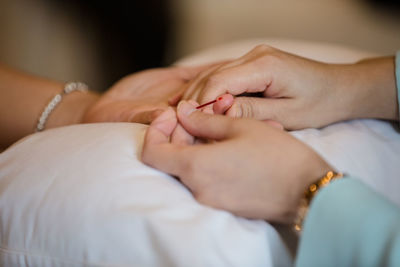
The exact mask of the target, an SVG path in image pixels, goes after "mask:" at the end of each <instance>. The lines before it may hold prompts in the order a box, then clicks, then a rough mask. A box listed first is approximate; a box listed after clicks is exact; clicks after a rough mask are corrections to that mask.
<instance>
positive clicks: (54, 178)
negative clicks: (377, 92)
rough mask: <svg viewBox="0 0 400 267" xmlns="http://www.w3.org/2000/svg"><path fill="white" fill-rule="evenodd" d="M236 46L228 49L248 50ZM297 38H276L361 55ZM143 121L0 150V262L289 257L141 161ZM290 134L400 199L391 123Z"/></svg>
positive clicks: (259, 262)
mask: <svg viewBox="0 0 400 267" xmlns="http://www.w3.org/2000/svg"><path fill="white" fill-rule="evenodd" d="M258 42H259V41H256V42H255V41H249V42H247V43H246V45H247V46H249V45H250V46H253V45H254V44H255V43H258ZM266 42H267V43H273V41H266ZM275 42H277V41H275ZM278 43H279V42H278ZM243 46H244V45H243V43H242V44H233V45H231V46H229V47H231V48H232V47H236V50H237V51H239V50H240V51H243V50H248V49H249V47H246V49H245V48H244V47H243ZM275 46H278V47H279V45H277V43H275ZM306 47H307V45H306V43H304V42H293V41H292V42H291V46H290V45H289V42H288V41H282V47H280V48H285V50H288V51H291V52H295V51H296V48H302V49H303V50H302V49H300V50H301V52H302V55H305V56H311V57H312V55H313V52H315V53H317V54H318V56H319V57H320V58H321V60H324V58H323V55H327V56H325V57H329V59H331V60H332V59H336V60H337V61H338V60H339V61H340V60H341V61H343V62H345V61H346V59H347V60H349V59H351V60H356V59H358V58H360V57H363V56H366V55H367V54H366V53H359V52H356V51H353V52H351V51H350V50H347V49H344V48H340V47H336V46H331V47H330V46H327V45H320V46H318V45H316V44H309V48H310V49H309V50H307V49H306ZM233 50H235V49H231V50H230V49H227V50H223V49H220V48H218V49H217V50H214V51H213V50H210V51H208V52H206V53H204V54H200V55H198V56H197V57H192V58H191V59H190V60H186V61H183V62H186V64H189V63H195V61H196V60H198V61H201V60H203V62H204V61H205V60H204V59H205V58H207V57H208V58H215V59H218V58H220V57H224V56H225V57H228V56H229V57H230V56H233V54H234V53H233ZM223 51H226V52H229V53H231V55H224V53H223ZM322 51H325V52H324V53H325V54H324V53H322ZM349 51H350V52H349ZM238 54H239V53H238ZM238 54H237V55H238ZM314 56H315V55H314ZM329 59H327V58H325V60H328V61H329ZM145 129H146V126H143V125H140V124H123V123H119V124H90V125H76V126H70V127H64V128H58V129H53V130H49V131H45V132H42V133H39V134H34V135H31V136H29V137H27V138H25V139H24V140H22V141H20V142H19V143H17V144H15V145H14V146H12V147H11V148H9V149H8V150H6V151H5V152H3V153H2V154H0V240H1V246H0V265H2V266H88V265H89V266H110V265H112V266H272V265H278V266H288V265H290V264H291V258H290V255H289V252H288V250H287V249H286V246H285V245H284V243H283V242H282V240H281V238H280V237H279V235H278V234H277V232H276V231H275V229H274V228H273V227H271V226H270V225H269V224H267V223H265V222H263V221H251V220H246V219H243V218H238V217H235V216H233V215H231V214H229V213H227V212H224V211H220V210H215V209H212V208H208V207H205V206H202V205H199V204H198V203H197V202H196V201H195V200H194V199H193V197H192V196H191V195H190V193H189V192H188V190H186V188H185V187H184V186H182V185H181V184H180V183H179V182H177V181H176V180H175V179H174V178H172V177H170V176H168V175H166V174H163V173H161V172H159V171H157V170H154V169H151V168H149V167H147V166H145V165H143V164H142V163H141V162H140V161H139V160H138V152H139V151H141V144H142V141H143V134H144V132H145ZM293 134H294V135H295V136H296V137H297V138H299V139H301V140H303V141H305V142H306V143H308V144H309V145H310V146H312V147H313V148H314V149H315V150H316V151H318V152H319V153H320V154H321V155H322V156H324V157H325V158H326V159H327V160H328V161H329V162H330V163H331V164H332V165H333V166H335V167H337V168H338V169H340V170H343V171H346V172H349V173H351V174H354V175H357V176H359V177H362V178H363V179H364V181H366V182H368V183H369V184H370V185H372V186H373V187H374V188H376V189H377V190H379V191H381V192H385V194H387V196H388V197H390V198H391V199H393V200H394V201H395V202H396V203H398V204H399V203H400V196H399V195H398V194H395V193H396V192H395V189H396V188H399V185H400V184H399V181H398V179H396V177H398V175H397V174H398V173H399V171H400V167H399V166H398V164H397V163H398V162H399V160H400V158H399V157H400V153H399V151H400V136H399V135H398V134H397V133H396V132H395V131H394V129H393V128H392V126H391V125H390V124H389V123H387V122H380V121H373V120H365V121H353V122H346V123H340V124H336V125H332V126H329V127H326V128H324V129H322V130H316V129H307V130H303V131H298V132H294V133H293Z"/></svg>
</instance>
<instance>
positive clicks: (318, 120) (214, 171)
mask: <svg viewBox="0 0 400 267" xmlns="http://www.w3.org/2000/svg"><path fill="white" fill-rule="evenodd" d="M391 61H393V59H392V58H382V59H377V60H374V61H372V62H371V61H365V62H360V63H357V64H351V65H332V64H325V63H321V62H316V61H312V60H308V59H305V58H301V57H298V56H295V55H292V54H288V53H285V52H282V51H280V50H277V49H274V48H271V47H269V46H265V45H262V46H258V47H256V48H255V49H253V50H252V51H250V52H249V53H248V54H246V55H244V56H243V57H241V58H238V59H236V60H232V61H229V62H225V63H221V64H214V65H209V66H203V67H197V68H187V67H176V68H171V69H160V70H150V71H145V72H142V73H139V74H134V75H132V76H128V77H127V78H125V79H123V80H121V81H120V82H119V83H117V84H116V85H115V86H114V87H113V88H111V90H110V91H109V92H108V93H106V94H105V95H104V96H103V97H102V98H101V99H100V100H99V101H98V102H97V103H96V104H95V105H94V106H93V107H92V108H91V109H90V110H89V111H88V112H87V114H86V116H85V120H86V121H88V122H93V121H132V122H141V123H150V122H151V125H150V127H149V128H148V131H147V134H146V137H145V141H144V147H143V153H142V160H143V162H144V163H146V164H148V165H150V166H153V167H155V168H157V169H160V170H162V171H164V172H167V173H170V174H172V175H175V176H176V177H178V178H179V179H180V181H181V182H182V183H183V184H185V185H186V186H187V187H188V188H189V190H191V192H192V193H193V195H194V197H195V198H196V199H197V200H198V201H199V202H201V203H204V204H206V205H209V206H212V207H215V208H220V209H224V210H228V211H230V212H232V213H234V214H237V215H240V216H244V217H248V218H255V219H265V220H269V221H274V222H281V223H290V222H292V220H293V218H294V215H295V211H296V209H297V206H298V203H299V200H300V198H301V196H302V193H303V192H304V189H305V188H306V187H307V185H309V184H311V183H312V182H314V181H315V180H317V179H318V178H320V177H322V176H323V175H324V174H325V173H326V172H327V171H329V170H332V167H331V166H329V165H328V164H327V163H326V162H325V161H324V160H323V159H322V158H321V157H320V156H319V155H318V154H317V153H316V152H315V151H313V150H312V149H311V148H309V147H308V146H307V145H305V144H303V143H302V142H300V141H299V140H297V139H295V138H294V137H292V136H291V135H289V134H288V133H287V132H285V131H283V130H282V128H283V127H284V128H285V129H289V130H291V129H302V128H307V127H322V126H325V125H328V124H330V123H333V122H337V121H341V120H348V119H354V118H364V117H373V118H380V119H396V118H398V117H397V116H398V115H397V113H396V107H397V106H396V102H395V101H396V100H395V94H396V93H395V90H391V89H389V90H376V89H377V88H378V87H382V86H385V87H388V88H393V87H394V88H395V86H394V84H393V83H394V78H393V77H392V76H391V75H392V73H393V66H392V65H393V64H391V63H390V62H391ZM371 69H373V73H374V75H375V76H374V75H372V76H371V72H370V70H371ZM354 77H357V78H358V79H356V80H357V82H355V79H354ZM133 88H134V90H133ZM392 91H394V92H392ZM244 93H247V94H250V95H251V94H253V93H257V94H259V95H260V94H261V95H262V96H263V97H251V96H242V95H243V94H244ZM224 94H228V96H229V95H233V96H236V97H235V98H233V97H227V98H224V101H218V102H217V103H215V104H214V105H213V106H208V107H206V108H204V109H203V111H200V110H196V109H195V107H196V106H197V105H198V104H199V103H200V104H202V103H205V102H208V101H211V100H214V99H216V98H217V97H218V96H220V95H224ZM181 99H182V100H184V101H181V102H180V103H179V105H178V107H177V109H176V110H175V109H173V108H171V107H170V106H175V105H176V104H177V103H178V102H179V100H181ZM213 114H214V115H213ZM266 122H267V123H266ZM277 126H278V127H277ZM282 126H283V127H282ZM196 140H203V141H204V140H208V141H211V142H197V141H196Z"/></svg>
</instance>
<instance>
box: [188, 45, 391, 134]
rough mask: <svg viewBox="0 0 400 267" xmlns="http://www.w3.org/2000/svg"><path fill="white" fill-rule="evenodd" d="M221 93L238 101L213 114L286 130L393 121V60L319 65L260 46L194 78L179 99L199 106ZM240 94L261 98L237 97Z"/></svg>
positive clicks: (217, 108)
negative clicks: (360, 121) (362, 120)
mask: <svg viewBox="0 0 400 267" xmlns="http://www.w3.org/2000/svg"><path fill="white" fill-rule="evenodd" d="M225 93H230V94H232V95H235V96H239V97H236V98H235V100H234V102H233V103H230V105H227V104H226V103H225V102H217V103H215V104H214V105H213V108H214V112H215V113H217V114H223V113H225V114H226V115H228V116H231V117H251V118H255V119H258V120H267V119H269V120H271V119H272V120H275V121H278V122H280V123H282V124H283V125H284V127H285V128H286V129H302V128H307V127H314V128H318V127H321V126H325V125H328V124H330V123H333V122H337V121H342V120H348V119H354V118H380V119H396V118H398V114H397V112H396V108H397V103H396V86H395V77H394V61H393V57H388V58H380V59H374V60H367V61H361V62H358V63H356V64H348V65H337V64H325V63H321V62H317V61H313V60H308V59H305V58H301V57H298V56H295V55H292V54H288V53H285V52H282V51H280V50H277V49H274V48H272V47H269V46H266V45H261V46H258V47H256V48H255V49H253V50H252V51H250V52H249V53H248V54H246V55H244V56H243V57H241V58H239V59H237V60H234V61H232V62H229V63H227V64H223V65H220V66H215V67H214V69H208V70H206V71H204V72H203V73H201V74H199V75H198V76H197V78H196V79H195V80H193V81H192V82H191V83H190V84H188V89H187V90H186V92H185V94H184V96H183V99H192V100H196V101H198V102H199V103H201V104H202V103H205V102H208V101H211V100H213V99H216V98H217V97H218V96H220V95H222V94H225ZM243 93H258V94H261V95H262V97H240V95H241V94H243ZM206 109H211V107H208V108H206Z"/></svg>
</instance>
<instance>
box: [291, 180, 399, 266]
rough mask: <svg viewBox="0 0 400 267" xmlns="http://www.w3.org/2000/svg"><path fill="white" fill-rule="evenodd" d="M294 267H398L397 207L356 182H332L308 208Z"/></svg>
mask: <svg viewBox="0 0 400 267" xmlns="http://www.w3.org/2000/svg"><path fill="white" fill-rule="evenodd" d="M296 266H300V267H303V266H304V267H305V266H307V267H313V266H328V267H329V266H341V267H345V266H362V267H365V266H366V267H368V266H400V209H399V208H398V207H397V206H395V205H394V204H392V203H391V202H389V201H388V200H386V199H385V198H383V197H382V196H380V195H378V194H377V193H375V192H374V191H373V190H371V189H370V188H368V187H367V186H366V185H364V184H363V183H361V182H360V181H358V180H356V179H352V178H344V179H341V180H339V181H335V182H333V183H332V184H331V185H329V186H327V187H326V188H324V189H322V190H321V192H319V193H318V194H317V196H316V198H315V199H314V200H313V202H312V204H311V207H310V210H309V214H308V215H307V217H306V221H305V224H304V231H303V234H302V236H301V240H300V246H299V250H298V253H297V259H296Z"/></svg>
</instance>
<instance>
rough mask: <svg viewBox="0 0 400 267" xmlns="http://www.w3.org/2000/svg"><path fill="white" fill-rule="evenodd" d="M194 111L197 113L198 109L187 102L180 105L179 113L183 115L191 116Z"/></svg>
mask: <svg viewBox="0 0 400 267" xmlns="http://www.w3.org/2000/svg"><path fill="white" fill-rule="evenodd" d="M194 111H196V107H195V106H193V105H191V104H189V103H188V102H187V101H181V102H179V104H178V113H180V114H182V115H186V116H189V115H190V114H192V113H193V112H194Z"/></svg>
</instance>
